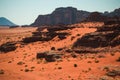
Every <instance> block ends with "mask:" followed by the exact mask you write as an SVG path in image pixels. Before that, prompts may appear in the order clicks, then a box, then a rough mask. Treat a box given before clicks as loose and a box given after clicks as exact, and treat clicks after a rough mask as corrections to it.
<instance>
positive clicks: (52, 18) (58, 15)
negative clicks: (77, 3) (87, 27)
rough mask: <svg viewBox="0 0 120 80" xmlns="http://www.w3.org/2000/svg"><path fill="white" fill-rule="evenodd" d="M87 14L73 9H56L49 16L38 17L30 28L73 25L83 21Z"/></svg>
mask: <svg viewBox="0 0 120 80" xmlns="http://www.w3.org/2000/svg"><path fill="white" fill-rule="evenodd" d="M88 15H89V12H87V11H79V10H77V9H76V8H73V7H67V8H63V7H60V8H57V9H55V11H53V12H52V13H51V14H48V15H39V16H38V18H37V19H36V20H35V22H34V23H33V24H31V25H32V26H41V25H57V24H74V23H77V22H80V21H83V20H84V19H85V18H86V17H87V16H88Z"/></svg>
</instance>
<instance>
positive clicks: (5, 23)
mask: <svg viewBox="0 0 120 80" xmlns="http://www.w3.org/2000/svg"><path fill="white" fill-rule="evenodd" d="M0 26H16V24H14V23H13V22H11V21H10V20H8V19H6V18H5V17H0Z"/></svg>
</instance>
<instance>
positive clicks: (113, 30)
mask: <svg viewBox="0 0 120 80" xmlns="http://www.w3.org/2000/svg"><path fill="white" fill-rule="evenodd" d="M118 45H120V25H119V24H116V25H104V26H103V27H101V28H99V29H98V30H97V31H96V32H92V33H88V34H85V35H84V36H83V37H82V38H79V39H78V40H77V41H76V42H75V43H74V45H73V47H74V48H75V47H80V46H84V47H92V48H98V47H107V46H112V47H114V46H118Z"/></svg>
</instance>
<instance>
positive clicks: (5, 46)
mask: <svg viewBox="0 0 120 80" xmlns="http://www.w3.org/2000/svg"><path fill="white" fill-rule="evenodd" d="M15 44H16V43H14V42H7V43H5V44H2V45H1V46H0V51H1V52H9V51H14V50H15V49H16V48H17V47H16V46H15Z"/></svg>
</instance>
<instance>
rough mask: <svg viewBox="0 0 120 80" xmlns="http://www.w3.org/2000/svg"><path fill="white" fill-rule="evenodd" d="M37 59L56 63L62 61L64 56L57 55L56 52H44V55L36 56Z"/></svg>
mask: <svg viewBox="0 0 120 80" xmlns="http://www.w3.org/2000/svg"><path fill="white" fill-rule="evenodd" d="M36 58H37V59H39V58H45V60H46V61H47V62H54V61H57V60H61V58H62V54H57V53H55V52H43V53H38V54H37V55H36Z"/></svg>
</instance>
